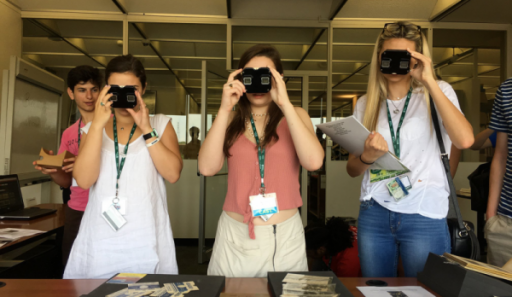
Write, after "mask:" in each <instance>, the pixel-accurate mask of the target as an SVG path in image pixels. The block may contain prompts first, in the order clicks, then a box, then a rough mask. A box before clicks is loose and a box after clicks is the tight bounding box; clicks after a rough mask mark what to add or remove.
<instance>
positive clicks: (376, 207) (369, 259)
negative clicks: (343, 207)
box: [358, 199, 451, 277]
mask: <svg viewBox="0 0 512 297" xmlns="http://www.w3.org/2000/svg"><path fill="white" fill-rule="evenodd" d="M358 241H359V258H360V261H361V270H362V273H363V277H396V275H397V267H398V258H399V257H401V258H402V264H403V267H404V272H405V276H406V277H416V274H417V273H418V272H420V271H423V267H424V266H425V262H426V261H427V257H428V255H429V253H434V254H437V255H442V254H443V253H445V252H448V253H449V252H450V251H451V243H450V235H449V231H448V225H447V224H446V219H431V218H427V217H424V216H422V215H419V214H403V213H397V212H393V211H390V210H388V209H386V208H384V207H382V206H381V205H380V204H379V203H377V202H376V201H375V200H373V199H371V200H368V201H363V202H361V206H360V210H359V219H358Z"/></svg>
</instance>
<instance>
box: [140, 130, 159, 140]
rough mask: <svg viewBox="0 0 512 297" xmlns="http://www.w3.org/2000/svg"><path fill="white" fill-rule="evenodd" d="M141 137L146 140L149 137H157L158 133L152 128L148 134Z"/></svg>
mask: <svg viewBox="0 0 512 297" xmlns="http://www.w3.org/2000/svg"><path fill="white" fill-rule="evenodd" d="M142 137H144V140H148V139H150V138H153V137H157V138H158V133H157V132H156V130H155V129H154V128H153V131H151V132H150V133H148V134H144V135H143V136H142Z"/></svg>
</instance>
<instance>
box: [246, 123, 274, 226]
mask: <svg viewBox="0 0 512 297" xmlns="http://www.w3.org/2000/svg"><path fill="white" fill-rule="evenodd" d="M251 127H252V132H253V134H254V138H255V139H256V145H257V146H258V165H259V169H260V177H261V185H260V193H259V194H258V195H254V196H249V201H250V205H251V210H252V216H253V217H260V218H261V219H262V220H264V221H268V220H269V219H270V217H272V216H273V215H274V214H275V213H278V212H279V209H278V206H277V196H276V193H266V192H265V179H264V178H265V148H262V147H261V145H260V138H259V136H258V132H257V131H256V125H255V124H254V119H253V118H252V115H251Z"/></svg>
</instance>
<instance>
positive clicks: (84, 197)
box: [59, 120, 89, 211]
mask: <svg viewBox="0 0 512 297" xmlns="http://www.w3.org/2000/svg"><path fill="white" fill-rule="evenodd" d="M79 122H80V120H78V121H76V123H74V124H73V125H71V126H69V127H68V128H67V129H66V130H65V131H64V133H62V138H61V140H60V147H59V154H60V153H62V152H63V151H68V152H70V153H72V154H73V155H75V156H76V155H78V135H79V134H78V133H79V132H78V123H79ZM83 126H85V123H84V122H82V125H81V127H80V128H82V127H83ZM88 200H89V190H84V189H82V188H80V187H78V186H76V182H75V179H73V185H72V186H71V199H70V200H69V202H68V206H69V207H70V208H72V209H74V210H78V211H85V207H86V206H87V201H88Z"/></svg>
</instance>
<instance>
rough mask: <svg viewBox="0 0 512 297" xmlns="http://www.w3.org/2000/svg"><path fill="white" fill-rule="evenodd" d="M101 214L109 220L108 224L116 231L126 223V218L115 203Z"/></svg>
mask: <svg viewBox="0 0 512 297" xmlns="http://www.w3.org/2000/svg"><path fill="white" fill-rule="evenodd" d="M101 216H102V217H103V218H104V219H105V221H107V224H108V225H109V226H110V227H111V228H112V230H114V231H116V232H117V230H119V229H121V227H123V226H124V225H125V224H126V220H125V218H124V217H123V216H122V215H121V214H120V213H119V211H118V210H117V209H116V208H115V206H114V205H113V204H110V206H109V207H108V208H107V209H106V210H105V211H103V212H102V213H101Z"/></svg>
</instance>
